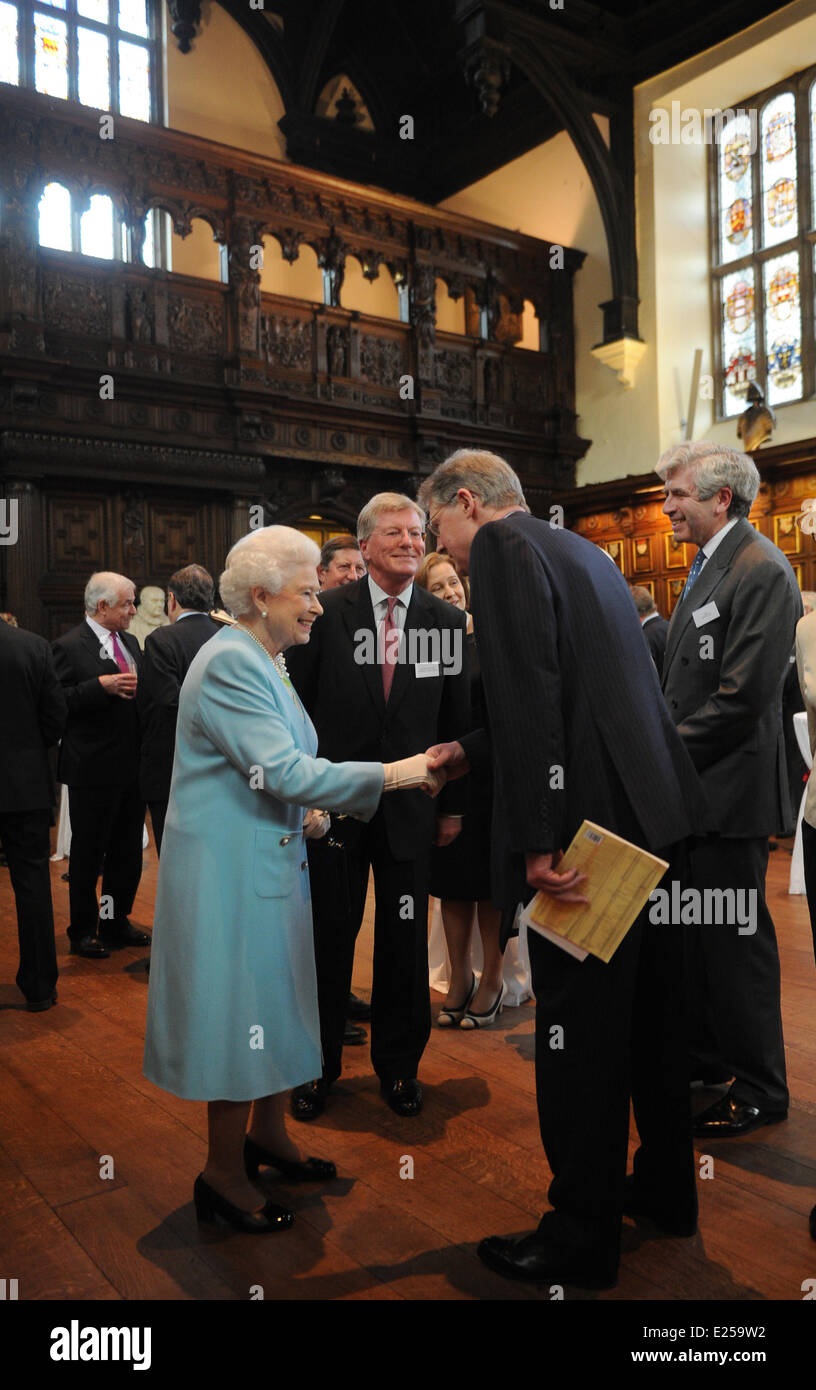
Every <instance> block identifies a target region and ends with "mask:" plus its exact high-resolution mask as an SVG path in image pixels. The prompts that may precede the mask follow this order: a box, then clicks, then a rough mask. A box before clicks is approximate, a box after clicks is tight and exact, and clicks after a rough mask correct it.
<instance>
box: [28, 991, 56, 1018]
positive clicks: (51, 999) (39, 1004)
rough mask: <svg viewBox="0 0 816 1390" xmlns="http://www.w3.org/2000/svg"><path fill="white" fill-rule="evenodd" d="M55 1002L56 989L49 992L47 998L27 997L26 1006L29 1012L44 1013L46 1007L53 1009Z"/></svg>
mask: <svg viewBox="0 0 816 1390" xmlns="http://www.w3.org/2000/svg"><path fill="white" fill-rule="evenodd" d="M56 1002H57V991H56V990H54V993H53V994H49V996H48V998H47V999H29V1001H28V1003H27V1004H26V1008H27V1009H28V1012H29V1013H30V1014H44V1013H45V1011H46V1009H53V1007H54V1005H55V1004H56Z"/></svg>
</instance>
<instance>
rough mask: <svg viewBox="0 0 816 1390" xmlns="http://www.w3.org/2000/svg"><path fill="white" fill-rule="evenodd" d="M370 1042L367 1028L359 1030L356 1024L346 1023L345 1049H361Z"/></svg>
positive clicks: (344, 1034) (344, 1033)
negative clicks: (365, 1043)
mask: <svg viewBox="0 0 816 1390" xmlns="http://www.w3.org/2000/svg"><path fill="white" fill-rule="evenodd" d="M367 1041H368V1033H367V1032H366V1030H365V1028H358V1027H357V1025H356V1023H348V1022H347V1023H346V1026H345V1029H344V1032H343V1046H344V1047H361V1046H362V1044H363V1043H364V1042H367Z"/></svg>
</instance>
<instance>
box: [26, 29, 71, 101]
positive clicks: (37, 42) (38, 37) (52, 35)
mask: <svg viewBox="0 0 816 1390" xmlns="http://www.w3.org/2000/svg"><path fill="white" fill-rule="evenodd" d="M34 85H35V87H36V88H37V91H38V92H45V94H46V96H49V97H67V95H68V26H67V24H66V23H65V20H64V19H57V17H56V15H52V14H35V15H34Z"/></svg>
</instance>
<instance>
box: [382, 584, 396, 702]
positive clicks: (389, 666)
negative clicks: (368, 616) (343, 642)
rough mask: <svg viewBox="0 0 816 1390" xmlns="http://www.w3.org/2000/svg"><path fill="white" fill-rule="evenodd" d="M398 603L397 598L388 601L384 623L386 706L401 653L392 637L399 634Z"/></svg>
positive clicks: (383, 676) (383, 679) (384, 691)
mask: <svg viewBox="0 0 816 1390" xmlns="http://www.w3.org/2000/svg"><path fill="white" fill-rule="evenodd" d="M396 602H397V600H396V599H395V598H390V599H389V600H388V612H387V614H386V616H385V621H384V622H383V634H382V636H383V663H382V683H383V695H384V697H385V703H386V704H388V696H389V695H390V694H391V686H392V684H393V680H394V665H395V658H396V656H397V655H398V652H399V647H398V645H397V641H396V638H394V637H392V636H391V634H392V633H393V632H399V624H398V623H395V622H394V605H395V604H396ZM389 658H390V659H389Z"/></svg>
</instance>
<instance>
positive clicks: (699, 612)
mask: <svg viewBox="0 0 816 1390" xmlns="http://www.w3.org/2000/svg"><path fill="white" fill-rule="evenodd" d="M691 616H692V618H693V619H694V622H695V624H696V626H697V627H705V625H706V623H713V621H714V619H715V618H719V616H720V610H719V608H718V607H717V605H716V603H713V602H712V603H706V604H704V605H703V607H702V608H698V609H696V611H695V612H694V613H692V615H691Z"/></svg>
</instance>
